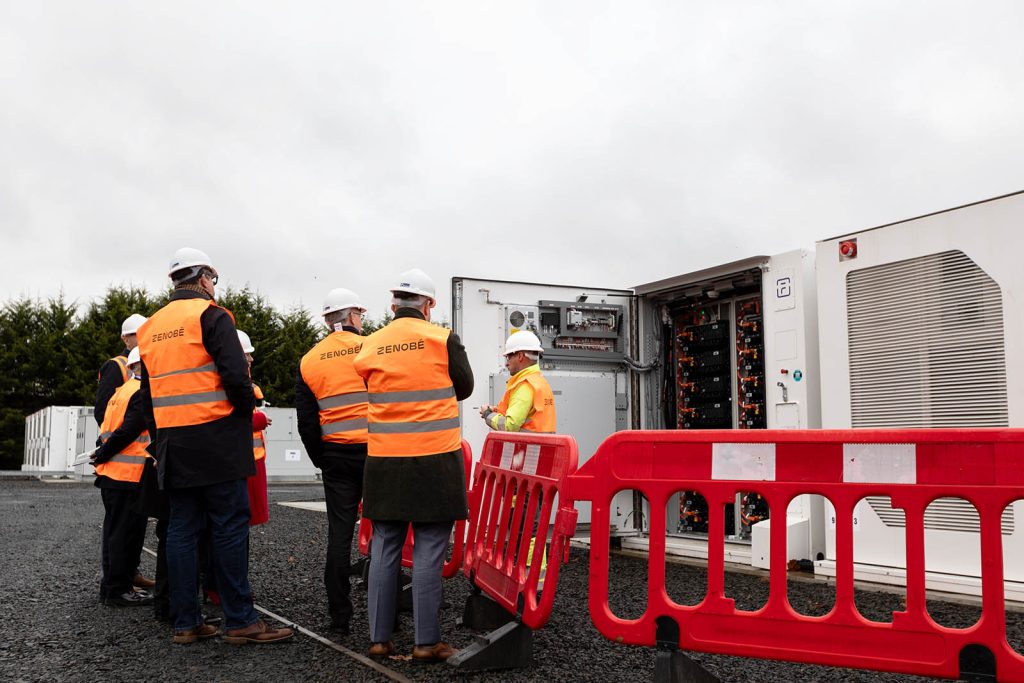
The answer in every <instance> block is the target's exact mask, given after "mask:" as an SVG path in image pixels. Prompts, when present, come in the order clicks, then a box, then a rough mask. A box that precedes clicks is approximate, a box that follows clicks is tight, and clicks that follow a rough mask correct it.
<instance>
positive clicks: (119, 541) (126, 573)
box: [100, 488, 146, 598]
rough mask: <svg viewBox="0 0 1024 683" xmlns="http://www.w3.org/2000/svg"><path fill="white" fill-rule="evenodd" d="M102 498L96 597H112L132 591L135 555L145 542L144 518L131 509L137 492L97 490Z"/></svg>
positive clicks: (137, 557) (137, 562) (135, 565)
mask: <svg viewBox="0 0 1024 683" xmlns="http://www.w3.org/2000/svg"><path fill="white" fill-rule="evenodd" d="M100 496H101V497H102V498H103V540H102V542H101V546H102V551H101V555H102V563H103V576H102V578H101V579H100V597H101V598H112V597H116V596H118V595H121V594H122V593H128V592H130V591H131V590H132V579H133V578H135V573H136V571H138V568H139V555H140V554H141V553H142V544H143V543H144V542H145V540H146V518H145V517H144V516H142V515H140V514H139V513H138V512H136V510H135V500H136V497H137V496H138V492H137V491H134V490H127V489H107V488H101V489H100Z"/></svg>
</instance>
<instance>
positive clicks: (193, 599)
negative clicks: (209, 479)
mask: <svg viewBox="0 0 1024 683" xmlns="http://www.w3.org/2000/svg"><path fill="white" fill-rule="evenodd" d="M167 497H168V499H169V500H170V504H171V519H170V523H169V525H168V528H167V573H168V579H169V580H170V584H171V585H170V588H171V618H172V619H173V621H174V629H175V630H176V631H185V630H188V629H192V628H196V627H197V626H199V625H200V623H202V616H201V614H200V611H199V598H198V594H199V586H198V580H197V577H198V574H199V557H198V555H199V553H198V546H199V531H200V529H201V528H202V527H203V525H204V523H205V524H206V525H208V526H209V528H210V534H211V538H212V541H213V552H212V555H213V571H214V575H215V576H216V579H217V589H218V590H219V592H220V600H221V607H222V609H223V610H224V626H225V627H226V628H228V629H238V628H244V627H246V626H249V625H251V624H254V623H256V621H258V619H259V616H258V615H257V614H256V610H255V609H254V608H253V605H252V591H251V589H250V588H249V555H248V549H247V540H248V536H249V491H248V489H247V488H246V484H245V479H236V480H234V481H226V482H221V483H219V484H211V485H209V486H198V487H195V488H188V489H169V490H168V491H167Z"/></svg>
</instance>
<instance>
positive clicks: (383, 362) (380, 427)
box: [355, 318, 462, 457]
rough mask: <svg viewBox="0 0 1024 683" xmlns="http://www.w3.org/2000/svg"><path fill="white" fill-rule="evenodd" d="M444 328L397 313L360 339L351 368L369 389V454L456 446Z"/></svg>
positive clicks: (456, 420) (458, 432)
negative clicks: (361, 340) (387, 322)
mask: <svg viewBox="0 0 1024 683" xmlns="http://www.w3.org/2000/svg"><path fill="white" fill-rule="evenodd" d="M449 334H451V332H450V331H449V330H446V329H445V328H443V327H437V326H436V325H431V324H430V323H428V322H427V321H426V320H420V319H419V318H398V319H397V320H393V321H392V322H391V323H389V324H388V325H387V326H386V327H384V328H382V329H380V330H377V331H376V332H374V333H373V334H372V335H370V336H369V337H368V338H367V339H366V341H365V342H363V349H362V351H360V352H359V355H358V356H356V361H355V368H356V372H358V373H359V374H360V375H362V377H363V378H364V379H365V380H366V388H367V392H368V393H369V400H370V410H369V422H370V423H369V441H368V443H367V454H368V455H370V456H371V457H373V456H375V457H388V456H399V457H409V456H420V455H434V454H437V453H448V452H450V451H455V450H458V449H459V447H460V446H461V444H462V432H461V430H460V429H459V404H458V402H457V401H456V400H455V387H454V386H452V380H451V377H450V376H449V375H448V335H449Z"/></svg>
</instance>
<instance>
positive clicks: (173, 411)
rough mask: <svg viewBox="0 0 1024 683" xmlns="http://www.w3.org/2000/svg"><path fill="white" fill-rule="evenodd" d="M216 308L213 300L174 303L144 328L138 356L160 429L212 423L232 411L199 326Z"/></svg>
mask: <svg viewBox="0 0 1024 683" xmlns="http://www.w3.org/2000/svg"><path fill="white" fill-rule="evenodd" d="M216 305H217V304H215V303H213V301H210V300H209V299H178V300H176V301H171V302H170V303H168V304H167V305H166V306H164V307H163V308H161V309H160V310H159V311H157V312H156V313H154V314H153V316H152V317H150V319H149V320H147V321H146V322H145V323H144V324H143V325H142V327H140V328H139V333H138V336H139V353H140V354H141V356H142V362H143V363H144V364H145V366H146V371H147V372H148V373H149V392H150V395H151V396H152V398H153V417H154V418H155V419H156V426H157V427H159V428H160V429H164V428H167V427H184V426H186V425H197V424H204V423H206V422H213V421H214V420H219V419H221V418H223V417H227V416H228V415H230V414H231V411H232V410H233V407H232V405H231V402H230V401H228V397H227V394H226V393H225V392H224V385H223V384H222V383H221V380H220V374H218V372H217V366H216V365H215V364H214V362H213V358H212V357H211V356H210V354H209V353H208V352H207V351H206V347H204V346H203V331H202V327H201V326H200V323H199V319H200V316H202V314H203V311H205V310H206V309H207V308H209V307H210V306H216ZM228 314H229V315H230V312H228ZM232 319H233V318H232Z"/></svg>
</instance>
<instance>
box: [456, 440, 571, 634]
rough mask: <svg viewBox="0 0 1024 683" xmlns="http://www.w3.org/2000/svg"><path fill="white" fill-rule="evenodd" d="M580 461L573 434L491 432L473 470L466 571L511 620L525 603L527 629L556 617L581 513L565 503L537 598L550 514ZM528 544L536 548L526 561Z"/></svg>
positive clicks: (563, 502) (560, 504)
mask: <svg viewBox="0 0 1024 683" xmlns="http://www.w3.org/2000/svg"><path fill="white" fill-rule="evenodd" d="M576 462H577V455H576V440H575V439H573V438H572V437H571V436H566V435H560V434H530V433H526V432H516V433H511V432H491V433H490V434H488V435H487V439H486V441H484V450H483V454H482V456H481V458H480V462H479V463H478V464H477V466H476V472H475V475H474V480H473V488H472V490H471V491H470V499H469V534H468V537H467V541H466V561H465V566H464V569H463V571H464V572H465V574H466V576H468V577H469V579H470V580H471V581H473V582H474V583H475V584H476V585H477V586H478V587H479V588H480V589H481V590H483V591H484V592H485V593H487V594H488V595H489V596H490V597H491V598H493V599H494V600H495V601H496V602H497V603H498V604H500V605H501V606H503V607H504V608H505V609H506V610H508V611H509V612H511V613H512V614H517V613H518V610H519V607H520V597H521V598H522V622H523V623H524V624H526V625H527V626H529V627H530V628H535V629H536V628H540V627H541V626H543V625H544V624H545V623H547V620H548V617H549V616H550V615H551V606H552V604H553V603H554V599H555V587H556V586H557V584H558V569H559V567H560V566H561V563H562V562H563V559H564V558H565V557H567V555H568V550H569V539H571V538H572V535H573V534H574V533H575V530H576V510H575V509H574V508H573V507H572V504H571V503H566V502H565V499H564V497H563V498H562V500H561V501H560V503H559V508H558V512H557V514H556V515H555V522H554V529H553V531H552V535H551V547H550V550H549V551H548V554H547V555H548V566H547V574H546V576H545V577H544V578H543V582H544V590H543V591H542V595H541V597H540V599H539V600H538V597H537V593H538V592H539V591H540V585H541V581H542V578H541V565H542V563H543V557H544V549H545V547H546V544H547V539H548V530H549V529H550V528H551V512H552V508H553V507H554V503H555V498H556V496H557V495H558V494H559V492H560V490H561V488H562V487H563V486H564V482H565V478H566V476H567V475H569V474H570V473H572V472H573V471H575V470H576ZM538 508H540V512H539V514H538ZM531 539H532V540H534V541H535V548H534V552H533V556H532V558H530V561H529V562H527V559H528V556H529V553H530V546H531Z"/></svg>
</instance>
